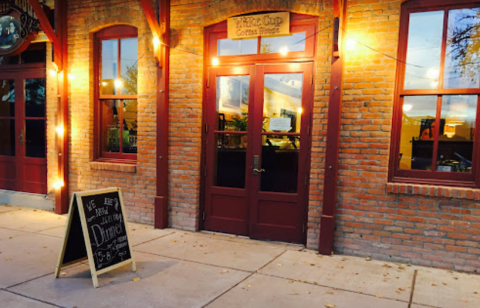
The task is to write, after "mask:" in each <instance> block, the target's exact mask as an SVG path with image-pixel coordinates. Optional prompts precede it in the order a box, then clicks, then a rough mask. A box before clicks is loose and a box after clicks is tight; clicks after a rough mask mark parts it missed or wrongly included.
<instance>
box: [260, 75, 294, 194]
mask: <svg viewBox="0 0 480 308" xmlns="http://www.w3.org/2000/svg"><path fill="white" fill-rule="evenodd" d="M302 91H303V74H301V73H282V74H266V75H265V79H264V91H263V123H262V131H263V132H262V169H264V170H265V171H264V172H262V174H261V182H260V190H261V191H270V192H282V193H296V192H297V182H298V163H299V153H300V128H301V118H302V116H301V115H302V113H303V108H302V93H303V92H302Z"/></svg>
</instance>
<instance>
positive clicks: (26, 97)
mask: <svg viewBox="0 0 480 308" xmlns="http://www.w3.org/2000/svg"><path fill="white" fill-rule="evenodd" d="M45 103H46V87H45V71H44V70H43V69H35V70H29V69H22V70H21V72H20V69H18V70H15V71H11V72H9V71H2V72H1V77H0V189H7V190H15V191H22V192H30V193H38V194H46V193H47V160H46V108H45V106H46V104H45Z"/></svg>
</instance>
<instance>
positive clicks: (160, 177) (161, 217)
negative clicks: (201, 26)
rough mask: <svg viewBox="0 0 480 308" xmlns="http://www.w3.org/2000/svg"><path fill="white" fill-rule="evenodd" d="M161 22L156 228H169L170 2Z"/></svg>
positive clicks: (162, 3) (163, 0)
mask: <svg viewBox="0 0 480 308" xmlns="http://www.w3.org/2000/svg"><path fill="white" fill-rule="evenodd" d="M158 2H159V10H160V14H159V15H160V21H161V22H162V24H163V25H164V26H165V27H164V28H165V30H166V31H165V32H164V34H163V37H161V39H162V40H163V42H164V43H165V44H162V45H161V46H159V47H160V51H161V53H160V55H162V56H161V63H159V67H158V68H157V193H156V196H155V216H154V217H155V221H154V225H155V228H160V229H164V228H168V107H169V104H168V101H169V100H168V96H169V75H170V73H169V69H170V66H169V55H170V53H169V47H168V45H169V43H170V36H169V32H170V31H169V29H170V0H158Z"/></svg>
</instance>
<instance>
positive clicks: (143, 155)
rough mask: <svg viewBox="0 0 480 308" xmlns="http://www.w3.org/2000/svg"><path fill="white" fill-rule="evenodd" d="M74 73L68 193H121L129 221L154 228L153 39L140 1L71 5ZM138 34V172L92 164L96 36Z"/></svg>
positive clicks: (74, 1) (74, 0) (74, 2)
mask: <svg viewBox="0 0 480 308" xmlns="http://www.w3.org/2000/svg"><path fill="white" fill-rule="evenodd" d="M68 15H69V18H68V47H69V66H70V73H71V74H72V75H73V76H74V79H71V80H70V88H69V102H70V113H69V117H70V123H69V128H70V130H71V135H70V157H69V159H70V160H69V163H70V170H69V172H70V174H69V180H70V187H69V192H70V193H72V192H75V191H81V190H90V189H98V188H105V187H111V186H116V187H120V188H122V191H123V196H124V200H125V205H126V207H127V211H128V216H129V219H130V220H133V221H138V222H144V223H150V224H152V223H153V204H154V197H155V189H156V173H155V172H156V161H155V153H156V142H155V138H156V64H155V63H156V62H155V59H154V57H153V43H152V35H151V32H150V29H149V28H148V24H147V22H146V19H145V15H144V13H143V10H142V8H141V6H140V2H139V1H132V0H103V1H92V0H87V1H86V0H81V1H80V0H71V1H69V3H68ZM119 24H124V25H131V26H134V27H136V28H138V42H139V50H138V55H139V59H138V141H137V144H138V157H137V160H138V162H137V166H136V167H135V168H133V169H132V168H131V167H128V166H122V165H118V164H116V165H108V164H99V163H92V161H93V142H94V140H93V135H94V134H93V120H94V111H93V110H94V109H93V108H94V101H93V89H94V85H93V34H94V33H95V32H96V31H98V30H100V29H102V28H105V27H108V26H112V25H119Z"/></svg>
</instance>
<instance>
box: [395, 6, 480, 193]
mask: <svg viewBox="0 0 480 308" xmlns="http://www.w3.org/2000/svg"><path fill="white" fill-rule="evenodd" d="M399 43H400V44H399V62H398V64H399V67H398V71H397V89H396V93H397V97H396V102H395V109H394V118H393V131H392V147H391V160H390V180H393V181H401V182H410V183H420V184H440V185H454V186H467V187H468V186H470V187H475V186H479V184H480V182H479V179H478V176H479V172H478V171H479V170H478V167H479V163H478V155H479V153H478V150H477V148H478V144H479V133H478V132H476V129H477V127H479V125H478V124H479V123H478V118H479V116H478V112H479V108H478V106H479V95H480V78H479V72H480V70H479V69H480V4H479V3H478V1H458V0H457V1H438V0H437V1H432V0H428V1H427V0H423V1H420V0H417V1H410V2H407V3H405V4H404V5H403V6H402V17H401V25H400V42H399Z"/></svg>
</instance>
